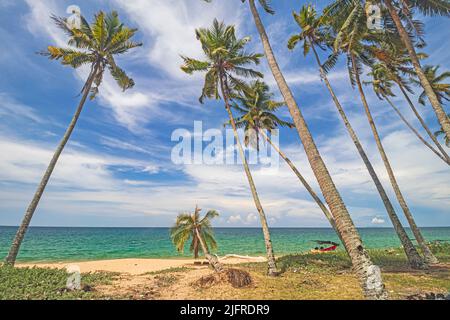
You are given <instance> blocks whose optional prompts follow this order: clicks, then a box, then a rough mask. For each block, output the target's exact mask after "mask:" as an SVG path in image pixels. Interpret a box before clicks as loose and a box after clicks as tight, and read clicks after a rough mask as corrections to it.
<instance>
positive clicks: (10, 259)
mask: <svg viewBox="0 0 450 320" xmlns="http://www.w3.org/2000/svg"><path fill="white" fill-rule="evenodd" d="M96 72H97V66H96V67H95V68H94V69H93V71H91V73H90V75H89V77H88V80H87V81H86V85H85V86H84V93H83V96H82V98H81V100H80V102H79V104H78V107H77V109H76V111H75V114H74V115H73V117H72V121H71V122H70V124H69V127H68V128H67V130H66V132H65V133H64V136H63V138H62V140H61V141H60V143H59V145H58V147H57V148H56V151H55V153H54V154H53V157H52V159H51V161H50V163H49V165H48V167H47V170H46V171H45V173H44V176H43V177H42V180H41V182H40V184H39V186H38V188H37V190H36V192H35V194H34V196H33V199H32V200H31V203H30V205H29V206H28V208H27V211H26V212H25V215H24V217H23V220H22V223H21V225H20V227H19V229H18V230H17V233H16V236H15V237H14V240H13V242H12V244H11V248H10V250H9V253H8V256H7V257H6V259H5V263H6V264H8V265H11V266H14V264H15V263H16V258H17V254H18V253H19V249H20V245H21V244H22V241H23V239H24V237H25V233H26V232H27V229H28V226H29V225H30V221H31V218H32V217H33V214H34V212H35V210H36V207H37V206H38V204H39V200H40V199H41V196H42V194H43V193H44V190H45V187H46V186H47V183H48V180H49V179H50V176H51V175H52V172H53V170H54V169H55V166H56V163H57V161H58V158H59V156H60V155H61V153H62V151H63V149H64V147H65V145H66V143H67V141H68V140H69V138H70V135H71V134H72V131H73V129H74V128H75V125H76V123H77V121H78V117H79V116H80V113H81V111H82V110H83V106H84V103H85V102H86V99H87V96H88V95H89V92H90V89H91V87H92V82H93V81H94V75H95V73H96Z"/></svg>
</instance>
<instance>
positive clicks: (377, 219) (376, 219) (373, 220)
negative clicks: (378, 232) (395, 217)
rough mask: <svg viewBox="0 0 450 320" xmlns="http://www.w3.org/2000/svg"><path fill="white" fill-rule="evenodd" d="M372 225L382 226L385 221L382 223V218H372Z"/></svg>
mask: <svg viewBox="0 0 450 320" xmlns="http://www.w3.org/2000/svg"><path fill="white" fill-rule="evenodd" d="M371 223H372V224H384V223H386V221H384V219H383V218H378V217H374V218H373V219H372V221H371Z"/></svg>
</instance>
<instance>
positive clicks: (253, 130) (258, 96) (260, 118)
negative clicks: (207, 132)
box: [232, 80, 294, 150]
mask: <svg viewBox="0 0 450 320" xmlns="http://www.w3.org/2000/svg"><path fill="white" fill-rule="evenodd" d="M249 89H250V90H247V91H245V92H242V93H239V94H236V95H233V96H232V99H233V104H232V108H233V109H235V110H236V111H237V112H238V113H239V114H240V116H239V117H238V118H236V126H237V127H238V128H244V130H245V140H244V143H245V145H246V146H248V145H249V143H253V144H255V145H256V149H257V150H259V131H260V130H268V131H270V132H272V131H273V130H274V129H276V128H277V127H289V128H292V127H293V126H294V125H293V124H292V123H291V122H287V121H284V120H282V119H280V118H278V117H277V116H276V115H275V112H276V111H277V110H278V109H279V108H280V107H282V106H284V105H285V103H284V102H280V101H275V100H273V93H271V92H270V89H269V86H268V85H267V84H266V83H264V82H262V81H260V80H256V81H252V82H251V83H250V85H249Z"/></svg>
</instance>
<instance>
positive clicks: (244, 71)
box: [181, 19, 278, 276]
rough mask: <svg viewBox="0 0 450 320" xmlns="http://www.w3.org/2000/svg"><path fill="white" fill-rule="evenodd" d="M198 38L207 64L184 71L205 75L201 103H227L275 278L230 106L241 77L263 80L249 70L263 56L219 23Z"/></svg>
mask: <svg viewBox="0 0 450 320" xmlns="http://www.w3.org/2000/svg"><path fill="white" fill-rule="evenodd" d="M196 35H197V39H198V40H199V41H200V43H201V45H202V49H203V52H204V53H205V56H206V60H205V61H199V60H196V59H191V58H188V57H182V58H183V60H184V64H183V65H182V67H181V69H182V70H183V71H184V72H186V73H188V74H192V73H193V72H197V71H201V72H206V75H205V83H204V86H203V90H202V94H201V96H200V102H201V103H203V100H204V99H205V98H215V99H219V98H220V97H222V99H223V100H224V103H225V109H226V111H227V113H228V116H229V119H230V123H231V126H232V127H233V132H234V137H235V139H236V143H237V146H238V149H239V154H240V157H241V159H242V163H243V166H244V171H245V174H246V176H247V180H248V183H249V185H250V190H251V192H252V196H253V200H254V201H255V205H256V209H257V210H258V213H259V217H260V220H261V226H262V231H263V235H264V241H265V245H266V251H267V261H268V275H269V276H276V275H277V274H278V270H277V267H276V264H275V256H274V253H273V247H272V241H271V239H270V232H269V226H268V224H267V218H266V215H265V213H264V209H263V207H262V205H261V201H260V200H259V196H258V192H257V191H256V186H255V183H254V181H253V177H252V174H251V172H250V168H249V166H248V163H247V159H246V157H245V153H244V149H243V148H242V145H241V142H240V140H239V136H238V132H237V129H236V124H235V121H234V118H233V113H232V111H231V103H230V97H231V95H232V94H233V93H234V92H236V91H242V90H247V88H246V84H245V83H244V82H243V80H242V79H240V78H239V77H240V76H243V77H253V78H258V77H259V78H261V77H262V76H263V75H262V74H261V73H260V72H257V71H255V70H253V69H251V68H250V67H249V65H251V64H258V63H259V61H260V59H261V57H262V55H261V54H256V53H246V52H245V51H244V48H245V46H246V44H247V43H248V42H249V41H250V38H249V37H245V38H241V39H239V38H237V37H236V34H235V28H234V26H226V25H225V24H224V23H219V21H217V20H216V19H214V22H213V26H212V27H211V28H210V29H205V28H201V29H197V30H196Z"/></svg>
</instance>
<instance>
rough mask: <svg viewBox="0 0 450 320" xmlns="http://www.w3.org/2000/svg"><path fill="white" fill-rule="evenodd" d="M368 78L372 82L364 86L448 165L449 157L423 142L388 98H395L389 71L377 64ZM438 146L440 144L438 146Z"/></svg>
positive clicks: (422, 138)
mask: <svg viewBox="0 0 450 320" xmlns="http://www.w3.org/2000/svg"><path fill="white" fill-rule="evenodd" d="M369 76H372V78H373V80H372V81H367V82H364V83H365V84H371V85H372V88H373V90H374V92H375V94H376V95H377V97H378V98H379V99H381V100H386V101H387V103H388V104H389V105H390V106H391V108H392V109H393V110H394V111H395V113H397V115H398V116H399V117H400V119H401V120H402V121H403V123H405V125H406V126H407V127H408V128H409V129H410V130H411V131H412V132H413V133H414V135H415V136H416V137H417V138H418V139H419V140H420V141H421V142H422V143H423V144H424V145H425V146H427V147H428V148H429V149H430V150H431V151H432V152H434V153H435V154H436V155H437V156H438V157H439V158H440V159H441V160H442V161H444V162H445V163H446V164H448V165H450V157H449V156H448V155H447V153H445V151H444V154H441V153H440V152H439V151H438V150H436V149H435V148H434V147H433V146H432V145H430V144H429V143H428V141H426V140H425V138H424V137H423V136H422V135H421V134H420V133H419V132H418V131H417V130H416V128H414V126H413V125H412V124H411V123H410V122H409V121H408V120H407V119H406V118H405V117H404V116H403V114H402V113H401V111H400V110H399V109H398V108H397V107H396V106H395V105H394V103H393V102H392V101H391V99H390V98H389V97H395V94H394V93H393V92H392V87H393V81H392V80H391V77H390V76H389V71H388V70H386V68H385V66H384V65H382V64H380V63H377V64H375V65H373V66H372V71H371V72H370V73H369ZM439 145H440V144H439Z"/></svg>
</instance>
